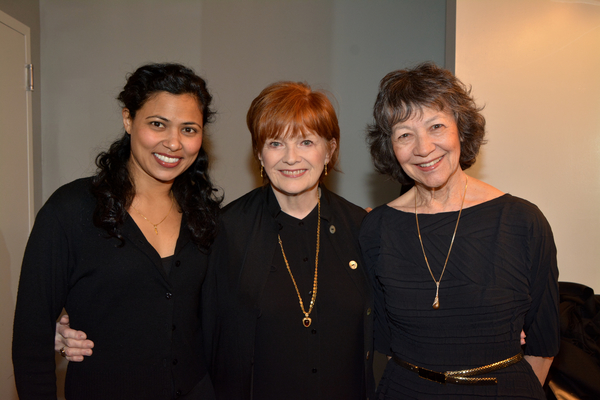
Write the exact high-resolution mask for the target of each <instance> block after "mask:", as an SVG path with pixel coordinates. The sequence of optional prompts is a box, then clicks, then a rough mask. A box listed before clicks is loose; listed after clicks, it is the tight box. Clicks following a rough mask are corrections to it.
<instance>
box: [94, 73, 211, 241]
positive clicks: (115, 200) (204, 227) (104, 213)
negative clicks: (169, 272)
mask: <svg viewBox="0 0 600 400" xmlns="http://www.w3.org/2000/svg"><path fill="white" fill-rule="evenodd" d="M159 92H168V93H171V94H176V95H179V94H189V95H191V96H193V97H195V98H196V100H197V101H198V105H199V106H200V107H201V109H202V122H203V124H204V126H206V124H208V123H210V122H212V117H213V115H214V112H213V111H212V110H211V109H210V103H211V101H212V96H211V95H210V93H209V92H208V90H207V88H206V82H205V81H204V80H203V79H202V78H200V77H199V76H198V75H196V74H195V73H194V71H192V70H191V69H189V68H187V67H185V66H183V65H180V64H147V65H144V66H141V67H139V68H138V69H137V70H136V71H135V72H134V73H132V74H130V75H129V76H128V78H127V83H126V84H125V87H124V88H123V91H122V92H121V93H120V94H119V96H118V97H117V100H119V102H120V103H121V106H122V107H123V108H127V109H128V110H129V114H130V116H131V118H132V119H133V118H135V115H136V113H137V111H138V110H139V109H140V108H141V107H142V106H143V105H144V104H145V103H146V102H147V101H148V100H149V99H150V98H152V96H153V95H155V94H157V93H159ZM130 153H131V141H130V136H129V135H128V134H127V133H126V132H125V133H124V134H123V136H122V137H121V138H120V139H118V140H117V141H115V142H114V143H113V144H112V145H111V146H110V148H109V149H108V151H104V152H102V153H100V154H98V156H97V157H96V165H97V167H98V170H97V172H96V175H95V176H94V178H93V181H92V182H93V183H92V193H93V194H94V196H95V197H96V209H95V211H94V224H95V225H96V226H98V227H100V228H103V229H104V230H106V232H107V233H108V235H109V236H110V237H115V238H117V239H119V240H120V242H121V244H120V246H123V245H124V244H125V240H124V239H123V236H122V235H121V232H120V227H121V225H123V221H124V220H125V218H126V217H127V208H129V206H130V205H131V202H132V201H133V198H134V196H135V184H134V182H133V181H132V179H131V177H130V175H129V170H128V168H127V165H128V162H129V157H130ZM172 191H173V195H174V197H175V200H176V201H177V204H178V205H179V208H180V209H181V211H182V213H183V214H184V215H185V217H186V221H187V227H188V229H189V230H190V232H191V234H192V240H193V242H194V243H196V245H198V246H199V247H200V248H205V249H206V248H208V246H210V244H211V243H212V242H213V240H214V238H215V236H216V230H217V225H218V218H219V209H220V204H221V201H222V196H220V195H217V194H216V189H215V188H214V186H213V184H212V183H211V181H210V178H209V176H208V154H206V152H205V151H204V148H203V147H202V148H200V151H199V153H198V156H197V157H196V160H195V161H194V163H193V164H192V165H191V166H190V167H189V168H188V169H187V170H186V171H185V172H183V173H182V174H181V175H179V176H178V177H177V178H175V181H174V182H173V187H172Z"/></svg>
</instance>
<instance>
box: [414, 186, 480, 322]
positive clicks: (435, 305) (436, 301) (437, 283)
mask: <svg viewBox="0 0 600 400" xmlns="http://www.w3.org/2000/svg"><path fill="white" fill-rule="evenodd" d="M468 183H469V177H468V176H467V180H466V182H465V192H464V193H463V199H462V202H461V203H460V211H459V212H458V218H457V220H456V226H455V227H454V233H453V234H452V240H451V241H450V249H448V254H447V255H446V261H445V262H444V268H442V274H441V275H440V279H438V280H436V279H435V276H433V272H431V267H430V266H429V261H428V260H427V255H426V254H425V247H423V240H422V239H421V229H420V228H419V215H418V214H417V191H416V190H417V188H416V187H415V219H416V220H417V233H418V234H419V242H421V250H423V257H425V264H427V269H428V270H429V273H430V274H431V278H433V281H434V282H435V299H434V300H433V304H432V306H433V309H434V310H437V309H438V308H440V298H439V293H440V282H441V281H442V277H443V276H444V272H445V271H446V265H448V258H450V252H451V251H452V245H453V244H454V237H455V236H456V230H457V229H458V223H459V222H460V215H461V214H462V209H463V205H464V204H465V197H467V185H468Z"/></svg>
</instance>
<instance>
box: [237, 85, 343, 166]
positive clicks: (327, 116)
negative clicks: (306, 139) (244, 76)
mask: <svg viewBox="0 0 600 400" xmlns="http://www.w3.org/2000/svg"><path fill="white" fill-rule="evenodd" d="M246 124H247V125H248V129H249V130H250V134H251V135H252V150H253V151H254V156H255V157H256V158H257V159H258V155H259V153H260V151H261V150H262V148H263V146H264V145H265V142H266V141H267V140H268V139H276V138H280V139H285V138H287V137H289V136H296V135H301V136H306V134H307V133H309V132H311V133H314V134H316V135H317V136H320V137H322V138H323V139H325V140H326V141H327V142H328V143H331V140H332V139H335V142H336V143H337V146H336V148H335V150H334V152H333V154H332V155H331V159H330V160H329V164H328V165H327V169H328V170H331V169H332V168H334V167H335V165H336V163H337V160H338V155H339V148H340V146H339V143H340V127H339V125H338V120H337V116H336V115H335V110H334V108H333V105H332V104H331V102H330V101H329V99H328V98H327V96H326V95H325V93H323V92H321V91H313V90H312V89H311V88H310V86H309V85H308V84H306V83H301V82H276V83H273V84H271V85H269V86H267V87H266V88H264V89H263V91H262V92H260V94H259V95H258V97H256V98H255V99H254V100H253V101H252V104H251V105H250V109H249V110H248V114H247V115H246Z"/></svg>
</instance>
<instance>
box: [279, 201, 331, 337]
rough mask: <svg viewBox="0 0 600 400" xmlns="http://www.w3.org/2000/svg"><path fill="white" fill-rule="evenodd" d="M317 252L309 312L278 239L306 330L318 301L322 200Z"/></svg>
mask: <svg viewBox="0 0 600 400" xmlns="http://www.w3.org/2000/svg"><path fill="white" fill-rule="evenodd" d="M317 213H318V215H317V251H316V255H315V277H314V279H313V290H312V298H311V299H310V306H309V307H308V311H306V310H305V309H304V302H303V301H302V296H300V291H299V290H298V285H297V284H296V280H295V279H294V275H293V274H292V270H291V269H290V264H288V260H287V258H286V256H285V251H283V243H282V242H281V237H280V236H279V235H277V239H278V240H279V247H281V254H283V261H285V266H286V267H287V270H288V272H289V274H290V277H291V278H292V282H294V287H295V288H296V294H297V295H298V301H299V302H300V308H301V309H302V313H303V314H304V318H302V325H304V327H305V328H308V327H309V326H310V324H311V323H312V319H310V317H309V315H310V313H311V312H312V310H313V307H314V306H315V302H316V301H317V270H318V269H319V243H320V240H319V239H320V238H321V199H320V198H319V199H318V200H317Z"/></svg>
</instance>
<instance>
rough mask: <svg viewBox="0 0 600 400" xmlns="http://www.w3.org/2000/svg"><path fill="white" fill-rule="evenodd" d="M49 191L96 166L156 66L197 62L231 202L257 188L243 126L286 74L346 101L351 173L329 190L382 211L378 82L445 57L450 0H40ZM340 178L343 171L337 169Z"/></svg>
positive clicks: (384, 186)
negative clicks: (132, 80)
mask: <svg viewBox="0 0 600 400" xmlns="http://www.w3.org/2000/svg"><path fill="white" fill-rule="evenodd" d="M40 7H41V29H42V58H43V61H44V71H43V73H44V81H43V84H42V91H43V93H42V101H43V113H42V118H43V128H44V130H43V166H44V181H43V197H44V199H47V198H48V196H50V194H52V192H53V191H54V190H56V188H57V187H59V186H60V185H62V184H64V183H66V182H69V181H71V180H73V179H75V178H78V177H81V176H86V175H89V174H91V173H92V172H93V171H94V166H93V158H94V156H95V155H96V154H97V153H98V152H99V151H100V150H102V149H103V148H105V147H106V146H107V145H108V144H109V143H110V142H111V141H112V140H113V139H114V138H115V137H116V136H117V135H118V134H119V133H120V132H121V126H120V124H121V123H120V116H119V115H120V113H119V111H118V106H117V102H116V101H115V100H114V98H115V96H116V95H117V94H118V91H119V89H120V88H121V87H122V86H123V84H124V82H125V74H126V73H127V72H130V71H132V70H134V69H135V68H136V67H137V66H139V65H141V64H142V63H145V62H148V61H178V62H182V63H185V64H188V65H190V66H191V67H193V68H194V69H196V71H197V72H198V73H200V74H201V75H202V76H203V77H205V78H206V79H207V81H208V84H209V88H210V90H211V91H212V93H213V94H214V95H215V105H216V108H217V110H218V112H219V114H218V115H217V122H216V123H215V124H214V125H213V126H212V127H211V128H210V130H209V132H210V133H209V134H210V137H209V140H208V142H209V143H207V145H208V146H209V150H210V154H211V156H212V158H213V160H214V164H213V166H214V168H212V174H213V177H214V178H215V180H216V182H217V183H218V184H219V185H220V186H222V187H223V188H224V190H225V193H226V201H231V200H233V199H235V198H237V197H239V196H240V195H242V194H244V193H246V192H248V191H249V190H251V189H252V188H254V187H256V186H257V185H258V184H259V180H258V168H257V166H256V164H255V163H254V161H253V160H252V157H251V150H250V145H251V143H250V135H249V133H248V131H247V128H246V125H245V115H246V111H247V109H248V107H249V105H250V102H251V101H252V99H253V98H254V97H255V96H257V95H258V93H259V92H260V91H261V90H262V88H264V87H265V86H266V85H267V84H269V83H272V82H275V81H277V80H299V81H307V82H308V83H310V84H311V85H313V86H314V87H316V88H322V89H325V90H328V91H330V92H331V93H332V94H333V95H334V96H335V97H336V98H337V101H338V104H339V107H338V110H339V118H340V125H341V128H342V140H341V165H340V166H341V169H342V170H343V171H344V173H343V174H339V173H338V174H330V179H329V181H328V183H327V184H328V185H329V186H330V187H332V188H333V189H334V190H336V191H337V192H338V193H339V194H341V195H342V196H345V197H347V198H348V199H349V200H351V201H353V202H355V203H357V204H359V205H362V206H367V205H368V206H374V205H378V204H381V203H383V202H385V201H388V200H389V199H391V198H393V197H395V196H397V194H398V191H399V189H398V185H396V184H394V183H390V182H384V180H383V179H382V178H379V177H377V176H376V175H375V174H374V173H373V172H372V166H371V161H370V158H369V154H368V152H367V150H366V145H365V142H364V129H365V125H366V124H367V123H368V122H369V121H370V119H371V114H370V113H371V111H370V110H371V108H372V106H373V102H374V101H375V96H376V93H377V84H378V82H379V80H380V79H381V78H382V77H383V75H384V74H385V73H387V72H389V71H391V70H393V69H398V68H402V67H405V66H407V65H413V64H415V63H417V62H421V61H425V60H433V61H436V62H438V63H443V60H444V35H445V32H444V24H445V0H426V1H414V0H402V1H389V0H370V1H367V0H326V1H317V0H295V1H293V0H289V1H278V2H275V1H260V0H255V1H244V2H241V1H230V0H226V1H217V0H205V1H189V0H178V1H168V0H146V1H142V0H130V1H121V0H107V1H102V2H91V1H85V2H76V1H72V0H40ZM332 175H333V176H332Z"/></svg>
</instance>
